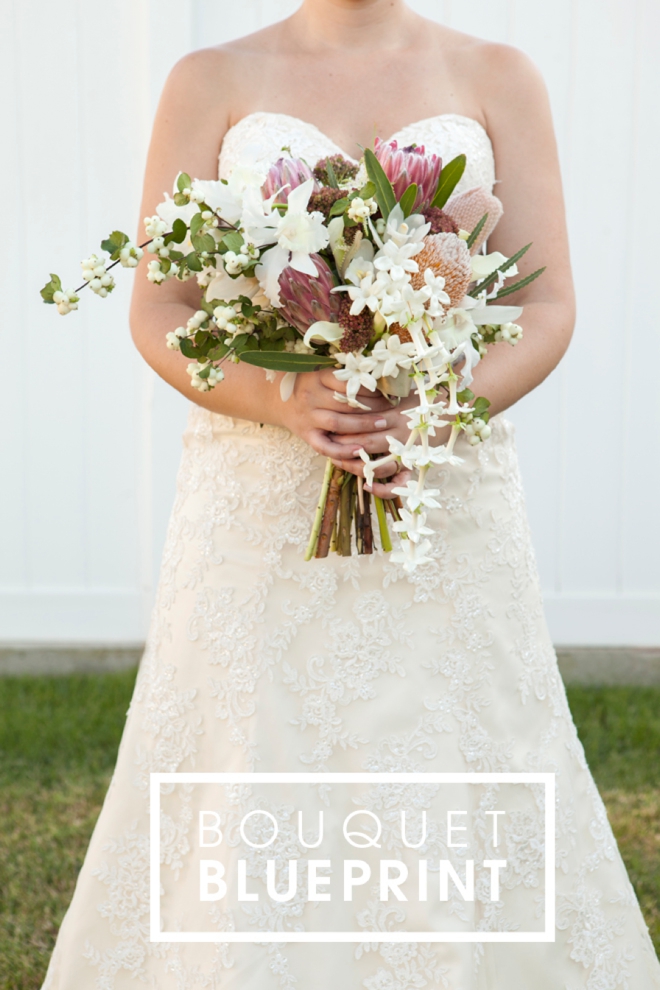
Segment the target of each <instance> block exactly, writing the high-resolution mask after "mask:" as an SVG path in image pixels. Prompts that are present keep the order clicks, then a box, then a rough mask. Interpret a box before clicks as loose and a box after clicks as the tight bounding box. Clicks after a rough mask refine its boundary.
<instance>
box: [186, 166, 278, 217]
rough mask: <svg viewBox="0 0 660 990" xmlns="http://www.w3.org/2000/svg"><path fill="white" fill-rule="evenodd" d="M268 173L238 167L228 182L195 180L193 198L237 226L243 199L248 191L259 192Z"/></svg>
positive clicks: (241, 211)
mask: <svg viewBox="0 0 660 990" xmlns="http://www.w3.org/2000/svg"><path fill="white" fill-rule="evenodd" d="M265 178H266V173H265V172H263V171H259V170H258V169H255V168H251V167H250V166H248V165H237V166H236V168H234V169H232V172H231V175H230V176H229V179H228V180H227V181H226V182H223V181H222V180H219V181H218V180H214V179H195V180H194V182H193V184H192V196H193V198H194V199H195V200H196V201H197V202H204V203H206V205H207V206H209V207H210V208H211V209H212V210H215V211H216V212H217V213H219V214H220V216H221V217H222V219H223V220H226V221H227V223H231V224H237V223H238V221H239V220H240V219H241V216H242V214H243V198H244V195H245V191H246V190H247V189H255V190H257V191H259V190H260V189H261V186H262V185H263V183H264V181H265Z"/></svg>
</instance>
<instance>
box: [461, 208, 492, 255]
mask: <svg viewBox="0 0 660 990" xmlns="http://www.w3.org/2000/svg"><path fill="white" fill-rule="evenodd" d="M487 220H488V214H487V213H484V215H483V216H482V218H481V220H480V221H479V223H478V224H477V226H476V227H475V228H474V230H473V231H472V233H471V234H470V236H469V237H468V239H467V241H466V242H465V243H466V244H467V246H468V247H469V248H471V247H474V245H475V244H476V243H477V237H478V236H479V234H480V233H481V231H482V230H483V229H484V227H485V226H486V222H487Z"/></svg>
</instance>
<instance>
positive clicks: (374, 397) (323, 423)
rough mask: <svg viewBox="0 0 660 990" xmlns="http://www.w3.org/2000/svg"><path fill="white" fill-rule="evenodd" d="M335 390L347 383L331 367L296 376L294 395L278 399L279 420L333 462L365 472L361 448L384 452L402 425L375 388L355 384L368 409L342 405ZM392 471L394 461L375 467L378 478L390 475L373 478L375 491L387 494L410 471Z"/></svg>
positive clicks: (403, 433)
mask: <svg viewBox="0 0 660 990" xmlns="http://www.w3.org/2000/svg"><path fill="white" fill-rule="evenodd" d="M335 392H340V393H345V392H346V386H345V383H344V382H339V381H338V380H337V379H336V378H335V376H334V374H333V371H332V369H331V368H325V369H323V370H322V371H314V372H305V373H304V374H301V375H298V377H297V379H296V383H295V387H294V390H293V395H292V396H291V398H290V399H288V400H287V401H286V402H284V403H282V407H281V410H280V417H281V421H282V424H283V425H284V426H286V428H287V429H289V430H291V432H292V433H295V434H296V436H299V437H300V438H301V439H303V440H305V441H306V443H308V444H309V445H310V447H312V448H313V449H314V450H315V451H316V452H317V453H319V454H322V455H323V456H324V457H329V458H331V460H332V461H333V463H335V464H336V465H337V467H341V468H343V469H344V470H345V471H350V473H351V474H356V475H359V476H361V477H364V463H363V461H362V460H361V458H360V457H359V455H358V451H359V450H360V449H361V448H364V449H365V450H367V451H368V452H369V453H372V452H373V453H379V454H383V453H385V452H387V450H388V449H389V447H388V442H387V440H386V439H385V436H386V434H388V433H389V434H390V435H391V436H399V438H400V439H403V440H404V442H405V439H406V437H407V432H408V431H407V425H406V424H405V421H404V418H403V417H401V415H400V413H399V411H398V410H396V409H393V408H392V406H391V405H390V403H389V401H388V400H387V399H386V398H385V396H383V395H382V394H381V393H380V392H369V391H368V390H367V389H364V388H363V389H360V392H359V393H358V399H359V401H360V402H362V403H363V404H364V405H365V406H368V407H369V411H366V410H362V409H353V408H352V407H351V406H348V405H345V404H344V403H342V402H340V401H338V400H337V399H335V397H334V393H335ZM397 417H399V418H397ZM395 430H396V431H397V432H396V433H395V432H394V431H395ZM395 472H397V466H396V464H385V465H383V466H382V467H380V468H376V472H375V473H376V476H377V477H380V478H383V477H387V478H388V479H389V480H388V482H387V483H379V482H374V485H373V488H372V489H371V490H372V491H373V494H374V495H378V496H379V497H380V498H392V488H395V487H396V486H397V485H401V484H405V483H406V481H407V480H408V477H409V476H410V472H409V471H399V472H397V473H395Z"/></svg>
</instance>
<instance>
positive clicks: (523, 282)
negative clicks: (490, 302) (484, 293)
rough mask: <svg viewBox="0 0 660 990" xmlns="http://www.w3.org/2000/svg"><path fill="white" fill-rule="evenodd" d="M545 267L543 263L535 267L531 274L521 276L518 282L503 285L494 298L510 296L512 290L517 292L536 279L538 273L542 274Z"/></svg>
mask: <svg viewBox="0 0 660 990" xmlns="http://www.w3.org/2000/svg"><path fill="white" fill-rule="evenodd" d="M545 269H546V266H545V265H544V266H543V268H537V269H536V271H535V272H532V274H531V275H527V276H526V277H525V278H521V279H520V281H519V282H514V283H513V285H507V286H505V288H503V289H500V291H499V292H498V293H497V295H496V296H495V299H502V298H503V296H510V295H511V293H512V292H518V291H519V290H520V289H524V288H525V286H526V285H529V283H530V282H533V281H534V280H535V279H537V278H538V277H539V275H542V274H543V272H544V271H545Z"/></svg>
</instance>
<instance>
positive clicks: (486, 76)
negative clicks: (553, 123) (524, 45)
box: [471, 41, 550, 127]
mask: <svg viewBox="0 0 660 990" xmlns="http://www.w3.org/2000/svg"><path fill="white" fill-rule="evenodd" d="M472 54H473V58H472V60H471V68H472V72H471V78H472V79H473V81H474V86H475V95H476V97H477V99H478V100H479V103H480V105H481V106H482V107H483V112H484V116H485V118H486V122H487V125H490V126H493V127H495V126H498V125H501V124H502V123H503V122H505V121H507V120H508V121H515V122H516V123H517V124H519V123H520V121H521V119H523V118H525V117H528V116H529V115H532V114H533V115H535V116H537V117H543V118H547V119H549V117H550V108H549V100H548V91H547V88H546V85H545V82H544V79H543V76H542V75H541V72H540V70H539V69H538V67H537V66H536V64H535V63H534V61H533V60H532V59H531V58H530V57H529V55H527V54H526V53H525V52H523V51H521V50H520V49H519V48H515V47H514V46H513V45H504V44H495V43H493V42H483V41H482V42H480V43H479V44H478V45H477V46H475V49H474V51H473V53H472Z"/></svg>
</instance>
